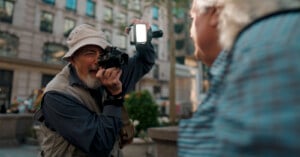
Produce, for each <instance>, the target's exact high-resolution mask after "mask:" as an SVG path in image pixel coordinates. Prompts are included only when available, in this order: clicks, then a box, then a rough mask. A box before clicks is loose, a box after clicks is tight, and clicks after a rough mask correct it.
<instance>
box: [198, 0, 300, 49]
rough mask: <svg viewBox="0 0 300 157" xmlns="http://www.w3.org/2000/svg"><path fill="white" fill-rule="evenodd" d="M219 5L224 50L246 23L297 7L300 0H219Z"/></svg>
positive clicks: (229, 46) (299, 5)
mask: <svg viewBox="0 0 300 157" xmlns="http://www.w3.org/2000/svg"><path fill="white" fill-rule="evenodd" d="M198 1H200V0H198ZM206 1H207V0H206ZM219 5H221V6H223V9H222V11H221V13H220V25H219V28H220V43H221V45H222V47H223V48H224V49H225V50H229V49H231V47H232V46H233V42H234V40H235V38H236V36H237V34H238V33H239V32H240V31H241V29H243V28H244V27H245V26H246V25H248V24H249V23H251V22H253V21H254V20H256V19H258V18H260V17H262V16H264V15H267V14H270V13H272V12H276V11H280V10H286V9H292V8H299V7H300V0H220V1H219Z"/></svg>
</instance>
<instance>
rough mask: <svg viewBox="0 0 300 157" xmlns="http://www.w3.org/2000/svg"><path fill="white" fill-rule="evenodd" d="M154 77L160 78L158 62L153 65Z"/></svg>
mask: <svg viewBox="0 0 300 157" xmlns="http://www.w3.org/2000/svg"><path fill="white" fill-rule="evenodd" d="M153 77H154V78H155V79H159V66H158V65H157V64H155V65H154V67H153Z"/></svg>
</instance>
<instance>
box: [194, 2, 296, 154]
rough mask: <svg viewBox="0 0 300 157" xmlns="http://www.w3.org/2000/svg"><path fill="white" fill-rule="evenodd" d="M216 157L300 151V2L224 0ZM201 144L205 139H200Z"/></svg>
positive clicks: (221, 21)
mask: <svg viewBox="0 0 300 157" xmlns="http://www.w3.org/2000/svg"><path fill="white" fill-rule="evenodd" d="M219 7H220V10H221V11H220V21H219V26H220V43H221V45H222V47H223V48H224V49H225V50H226V51H227V52H228V57H227V59H226V63H227V64H226V68H225V73H224V76H222V78H223V80H222V85H221V87H222V88H219V89H217V92H218V93H221V94H220V97H219V99H217V102H216V104H218V105H217V114H216V117H215V122H214V123H213V128H215V129H214V130H215V134H216V139H217V141H218V142H217V143H218V147H217V149H216V150H213V151H215V152H216V153H217V156H226V157H241V156H244V157H245V156H253V157H254V156H255V157H266V156H272V157H279V156H280V157H287V156H289V157H291V156H299V154H300V141H299V137H300V132H299V130H300V127H299V122H300V105H299V103H300V97H299V93H300V88H299V87H300V81H299V80H300V62H299V61H298V60H299V58H300V44H299V42H300V29H299V26H300V0H222V1H221V2H220V3H219ZM199 142H205V141H199Z"/></svg>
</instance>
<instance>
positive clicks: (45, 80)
mask: <svg viewBox="0 0 300 157" xmlns="http://www.w3.org/2000/svg"><path fill="white" fill-rule="evenodd" d="M54 76H55V75H47V74H43V75H42V84H41V85H42V86H41V87H46V85H47V84H48V83H49V82H50V81H51V80H52V79H53V78H54Z"/></svg>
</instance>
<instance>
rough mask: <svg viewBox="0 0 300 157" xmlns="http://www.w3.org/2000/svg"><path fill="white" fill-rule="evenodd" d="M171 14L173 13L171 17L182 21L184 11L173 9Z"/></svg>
mask: <svg viewBox="0 0 300 157" xmlns="http://www.w3.org/2000/svg"><path fill="white" fill-rule="evenodd" d="M172 12H173V15H174V16H175V17H176V18H179V19H183V18H184V16H185V14H184V13H185V10H184V9H183V8H173V10H172Z"/></svg>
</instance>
